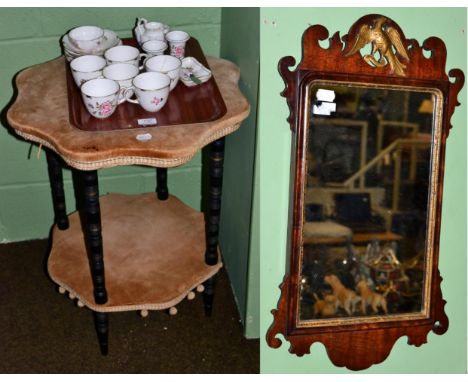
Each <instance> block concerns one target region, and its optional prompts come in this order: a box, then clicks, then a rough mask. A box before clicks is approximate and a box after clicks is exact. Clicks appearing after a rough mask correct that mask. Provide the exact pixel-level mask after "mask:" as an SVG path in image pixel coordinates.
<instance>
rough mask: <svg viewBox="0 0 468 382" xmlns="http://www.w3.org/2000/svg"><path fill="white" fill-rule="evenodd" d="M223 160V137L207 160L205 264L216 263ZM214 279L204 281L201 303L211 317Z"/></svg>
mask: <svg viewBox="0 0 468 382" xmlns="http://www.w3.org/2000/svg"><path fill="white" fill-rule="evenodd" d="M223 160H224V137H223V138H220V139H218V140H216V141H214V142H213V143H211V145H210V159H209V166H210V168H209V174H210V186H209V199H208V206H209V210H208V214H207V220H206V252H205V263H206V264H208V265H215V264H217V263H218V235H219V217H220V214H221V192H222V185H223ZM215 277H216V276H213V277H211V278H210V279H208V280H207V281H205V283H204V286H205V290H204V295H203V302H204V305H205V314H206V315H207V316H210V315H211V310H212V306H213V298H214V286H215Z"/></svg>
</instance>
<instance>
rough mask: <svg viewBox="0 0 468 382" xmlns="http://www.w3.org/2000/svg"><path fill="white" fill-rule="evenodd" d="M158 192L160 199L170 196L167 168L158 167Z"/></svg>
mask: <svg viewBox="0 0 468 382" xmlns="http://www.w3.org/2000/svg"><path fill="white" fill-rule="evenodd" d="M156 193H157V194H158V199H159V200H167V199H168V198H169V190H168V188H167V168H159V167H158V168H156Z"/></svg>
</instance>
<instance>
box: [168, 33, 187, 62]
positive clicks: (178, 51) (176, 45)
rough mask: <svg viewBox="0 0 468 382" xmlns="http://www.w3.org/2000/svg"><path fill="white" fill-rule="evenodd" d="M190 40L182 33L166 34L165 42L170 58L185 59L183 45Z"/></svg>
mask: <svg viewBox="0 0 468 382" xmlns="http://www.w3.org/2000/svg"><path fill="white" fill-rule="evenodd" d="M189 39H190V35H189V34H188V33H187V32H183V31H172V32H168V33H167V34H166V40H167V41H168V42H169V46H170V48H171V56H174V57H177V58H180V59H181V60H182V59H183V58H184V57H185V44H186V43H187V41H188V40H189Z"/></svg>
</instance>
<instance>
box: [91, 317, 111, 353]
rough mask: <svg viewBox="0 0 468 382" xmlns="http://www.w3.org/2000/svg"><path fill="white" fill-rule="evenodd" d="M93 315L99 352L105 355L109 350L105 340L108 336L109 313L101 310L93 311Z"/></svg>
mask: <svg viewBox="0 0 468 382" xmlns="http://www.w3.org/2000/svg"><path fill="white" fill-rule="evenodd" d="M93 315H94V326H95V327H96V333H97V336H98V341H99V347H100V349H101V354H102V355H107V353H108V351H109V347H108V342H107V341H108V337H109V315H108V314H107V313H101V312H93Z"/></svg>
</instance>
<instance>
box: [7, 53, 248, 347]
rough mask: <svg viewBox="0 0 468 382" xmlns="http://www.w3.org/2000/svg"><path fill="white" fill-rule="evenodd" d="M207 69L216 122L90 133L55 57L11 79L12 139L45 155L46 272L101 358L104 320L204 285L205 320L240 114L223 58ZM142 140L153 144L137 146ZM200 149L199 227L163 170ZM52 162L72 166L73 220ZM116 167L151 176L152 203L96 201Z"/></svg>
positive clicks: (121, 198)
mask: <svg viewBox="0 0 468 382" xmlns="http://www.w3.org/2000/svg"><path fill="white" fill-rule="evenodd" d="M208 63H209V65H210V67H211V70H212V72H213V75H214V77H215V78H216V82H217V84H218V87H219V90H220V92H221V94H222V97H223V99H224V103H225V105H226V109H227V112H226V114H224V115H223V116H222V117H221V118H219V119H217V120H215V121H211V122H203V123H193V124H179V125H172V126H157V127H143V128H136V129H125V130H115V131H93V132H89V131H83V130H79V129H77V128H75V127H74V126H73V125H71V124H70V122H69V109H68V101H67V88H66V87H67V84H66V78H65V62H64V58H63V57H61V58H58V59H55V60H52V61H49V62H47V63H43V64H40V65H36V66H33V67H31V68H28V69H26V70H24V71H23V72H21V73H20V74H19V75H18V76H17V79H16V84H17V87H18V95H17V98H16V100H15V102H14V104H13V105H12V106H11V108H10V109H9V110H8V113H7V118H8V122H9V124H10V125H11V127H12V128H13V129H14V130H15V132H16V133H17V134H18V135H19V136H21V137H23V138H24V139H26V140H30V141H33V142H37V143H39V144H41V145H43V146H45V147H47V148H48V149H47V150H46V153H47V163H48V169H49V178H50V182H51V189H52V200H53V206H54V213H55V222H56V225H55V227H54V229H53V234H52V248H51V254H50V256H49V260H48V271H49V274H50V276H51V278H52V279H53V280H54V281H55V282H56V283H57V284H58V285H59V286H60V289H61V290H62V291H68V292H69V293H70V296H71V297H76V298H78V301H79V304H80V305H84V306H87V307H88V308H90V309H91V310H92V311H93V314H94V321H95V326H96V331H97V334H98V339H99V344H100V349H101V352H102V354H107V352H108V312H115V311H128V310H142V311H144V312H147V310H158V309H167V308H170V307H174V305H175V304H177V303H178V302H179V301H181V300H182V299H183V298H184V297H186V296H189V298H190V296H191V295H192V296H193V292H192V290H193V289H194V288H196V287H197V286H199V287H200V285H202V284H203V286H204V291H203V293H204V296H203V297H204V298H203V300H204V306H205V312H206V314H207V315H210V314H211V309H212V303H213V296H214V276H215V274H216V272H217V271H218V270H219V269H220V267H221V266H222V264H221V261H219V259H218V257H219V256H218V227H219V216H220V209H221V188H222V175H223V157H224V137H225V136H226V135H227V134H230V133H232V132H233V131H235V130H237V129H238V128H239V125H240V123H241V122H242V121H243V120H244V119H245V118H246V117H247V115H248V114H249V105H248V103H247V101H246V99H245V98H244V97H243V95H242V94H241V93H240V91H239V88H238V85H237V83H238V80H239V70H238V68H237V67H236V66H235V65H234V64H232V63H230V62H229V61H226V60H222V59H214V58H213V59H208ZM178 86H184V85H183V84H178ZM144 133H150V134H151V136H152V138H151V139H150V140H148V141H139V140H137V139H136V135H137V134H144ZM208 144H210V160H209V162H210V171H209V173H210V186H209V195H208V198H209V211H208V212H207V217H206V223H205V219H204V217H203V214H202V213H200V212H197V211H195V210H193V209H192V208H190V207H188V206H186V205H185V204H184V203H182V202H181V201H180V200H178V199H177V198H176V197H174V196H171V195H169V192H168V189H167V168H168V167H175V166H179V165H182V164H184V163H186V162H188V161H189V160H190V159H191V158H192V157H193V156H194V155H195V153H196V152H197V151H198V150H200V149H201V148H203V147H204V146H206V145H208ZM61 159H63V161H64V162H65V163H67V164H68V165H69V166H70V167H72V170H73V171H74V173H75V174H74V175H76V178H77V179H78V181H77V183H78V184H79V185H80V186H79V190H81V192H80V193H79V194H76V195H75V197H76V198H77V206H78V211H77V212H75V213H73V214H71V215H70V216H69V217H68V216H67V214H66V208H65V196H64V190H63V178H62V166H61ZM119 165H147V166H152V167H156V168H157V187H156V193H157V198H156V197H155V196H154V194H152V193H151V194H143V195H138V196H130V195H119V194H110V195H106V196H103V197H102V198H101V200H100V198H99V189H98V177H97V170H98V169H102V168H106V167H113V166H119ZM81 199H82V201H81ZM205 232H206V233H205ZM104 249H105V253H104ZM104 265H105V266H104ZM200 289H203V288H200Z"/></svg>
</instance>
